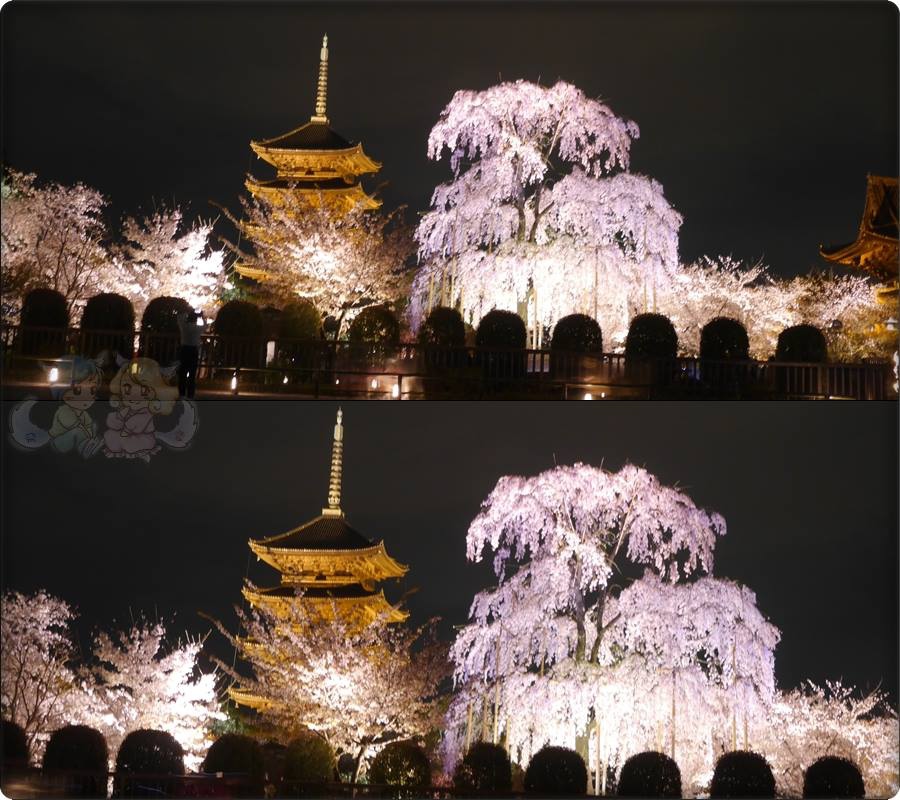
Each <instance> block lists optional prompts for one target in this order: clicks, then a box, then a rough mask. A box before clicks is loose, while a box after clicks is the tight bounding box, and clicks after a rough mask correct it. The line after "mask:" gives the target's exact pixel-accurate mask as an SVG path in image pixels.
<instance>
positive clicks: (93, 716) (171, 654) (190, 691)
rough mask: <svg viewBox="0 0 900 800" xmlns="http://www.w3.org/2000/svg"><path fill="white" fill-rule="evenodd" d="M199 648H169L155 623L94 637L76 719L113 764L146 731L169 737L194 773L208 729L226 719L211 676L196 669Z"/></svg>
mask: <svg viewBox="0 0 900 800" xmlns="http://www.w3.org/2000/svg"><path fill="white" fill-rule="evenodd" d="M201 647H202V642H200V641H196V640H190V639H189V640H187V641H184V642H177V643H176V644H175V645H174V646H170V645H168V644H167V643H166V630H165V626H164V625H162V624H161V623H158V622H157V623H153V624H150V623H136V624H134V625H133V626H132V627H131V628H130V629H129V630H127V631H124V632H117V633H115V634H113V635H112V636H110V635H109V634H107V633H105V632H100V633H98V634H97V636H96V638H95V640H94V652H93V661H94V665H93V666H92V667H91V668H90V669H89V670H88V673H87V674H88V675H89V677H90V679H89V680H87V681H85V682H84V684H83V696H82V698H81V702H80V704H79V709H78V716H79V717H80V720H81V722H82V723H83V724H85V725H90V726H91V727H94V728H96V729H97V730H99V731H100V732H101V733H102V734H103V735H104V736H105V737H106V741H107V744H108V746H109V751H110V755H111V757H112V758H114V757H115V754H116V752H118V749H119V745H121V743H122V740H123V739H124V738H125V736H126V735H127V734H128V733H130V732H131V731H134V730H139V729H141V728H151V729H154V730H163V731H166V732H168V733H170V734H171V735H172V736H173V737H174V738H175V739H176V740H177V741H178V743H179V744H180V745H181V747H182V748H183V750H184V753H185V765H186V766H187V768H188V769H191V770H196V769H198V768H199V766H200V764H201V763H202V761H203V758H204V756H205V754H206V750H207V749H208V747H209V745H210V739H209V736H208V731H207V729H208V727H209V725H210V724H211V723H212V722H213V721H214V720H222V719H224V718H225V715H224V714H223V713H222V712H221V711H220V710H219V701H218V695H217V691H216V674H215V673H214V672H207V673H201V672H200V670H199V669H198V665H197V659H198V656H199V654H200V650H201Z"/></svg>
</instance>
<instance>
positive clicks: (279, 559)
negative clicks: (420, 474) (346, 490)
mask: <svg viewBox="0 0 900 800" xmlns="http://www.w3.org/2000/svg"><path fill="white" fill-rule="evenodd" d="M343 453H344V426H343V412H342V411H341V409H338V412H337V421H336V424H335V426H334V440H333V443H332V450H331V470H330V472H329V481H328V504H327V506H326V507H325V508H323V509H322V513H321V514H319V515H318V516H317V517H314V518H313V519H311V520H309V522H304V523H303V524H302V525H298V526H297V527H296V528H292V529H291V530H289V531H287V532H285V533H281V534H277V535H276V536H269V537H266V538H264V539H251V540H250V541H249V542H248V544H249V546H250V549H251V550H252V551H253V553H254V554H255V555H256V557H257V558H259V559H261V560H262V561H265V562H266V563H267V564H270V565H271V566H273V567H275V569H277V570H278V571H279V572H280V573H281V575H282V583H283V584H297V585H304V586H306V585H308V584H316V583H318V584H319V585H330V586H337V585H346V584H352V583H358V582H370V581H379V580H384V579H385V578H400V577H402V576H403V575H405V574H406V571H407V568H406V566H404V565H403V564H399V563H398V562H397V561H395V560H394V559H393V558H391V556H389V555H388V553H387V551H386V550H385V547H384V542H383V541H378V542H373V541H372V540H370V539H368V538H366V537H365V536H363V535H362V534H361V533H360V532H359V531H357V530H356V529H355V528H353V527H351V525H350V524H349V523H348V522H347V521H346V519H345V518H344V512H343V510H342V509H341V483H342V475H343Z"/></svg>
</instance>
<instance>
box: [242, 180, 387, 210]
mask: <svg viewBox="0 0 900 800" xmlns="http://www.w3.org/2000/svg"><path fill="white" fill-rule="evenodd" d="M244 185H245V186H246V187H247V191H248V192H250V194H252V195H253V196H254V197H258V198H260V199H263V200H265V201H266V202H268V203H271V204H272V205H275V206H282V205H285V195H288V194H290V195H292V196H293V198H294V200H295V201H297V200H299V201H301V202H303V203H304V204H306V205H309V206H310V207H311V208H316V207H317V206H318V205H319V197H320V196H321V197H322V199H323V200H324V201H325V202H326V203H328V204H329V205H336V206H340V208H341V209H342V210H345V211H349V210H350V209H352V208H356V207H358V206H362V208H364V209H366V210H367V211H374V210H375V209H376V208H381V200H378V199H377V198H375V197H372V196H371V195H369V194H366V192H365V190H364V189H363V188H362V186H360V185H359V184H358V183H355V184H353V185H351V186H348V187H347V188H341V189H320V188H318V187H305V186H303V184H302V183H298V184H297V185H296V186H294V187H292V188H285V187H281V186H267V185H266V184H265V183H260V182H259V181H256V180H254V179H250V178H248V179H247V180H246V181H245V183H244Z"/></svg>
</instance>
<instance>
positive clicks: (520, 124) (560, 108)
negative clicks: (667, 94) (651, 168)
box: [409, 81, 681, 339]
mask: <svg viewBox="0 0 900 800" xmlns="http://www.w3.org/2000/svg"><path fill="white" fill-rule="evenodd" d="M637 136H638V128H637V126H636V125H635V124H634V123H633V122H629V121H626V120H623V119H621V118H619V117H617V116H616V115H615V114H613V112H612V111H611V110H610V109H609V108H608V107H607V106H606V105H605V104H604V103H602V102H600V101H599V100H594V99H591V98H588V97H586V96H585V95H584V93H583V92H581V91H580V90H579V89H578V88H576V87H575V86H572V85H571V84H567V83H564V82H559V83H557V84H555V85H554V86H552V87H549V88H547V87H542V86H538V85H537V84H533V83H529V82H527V81H516V82H514V83H503V84H500V85H498V86H494V87H491V88H490V89H487V90H485V91H482V92H471V91H460V92H457V93H456V94H455V95H454V97H453V99H452V100H451V102H450V103H449V105H448V106H447V107H446V108H445V109H444V111H443V113H442V114H441V118H440V119H439V121H438V123H437V124H436V125H435V126H434V128H433V129H432V131H431V134H430V136H429V140H428V155H429V157H430V158H432V159H435V160H437V159H439V158H441V157H442V155H443V153H444V150H445V149H446V150H448V151H449V152H450V166H451V169H452V171H453V180H452V181H451V182H449V183H447V184H443V185H441V186H438V187H437V188H436V189H435V191H434V195H433V197H432V210H431V211H429V212H428V213H427V214H425V215H424V216H423V217H422V220H421V222H420V224H419V226H418V229H417V231H416V238H417V240H418V242H419V258H420V261H421V262H422V263H423V267H422V268H421V269H420V270H419V272H418V274H417V276H416V279H415V282H414V285H413V290H412V297H411V301H410V309H409V318H410V323H411V325H412V326H413V328H416V327H418V325H419V324H420V323H421V321H422V319H424V316H425V315H426V314H427V312H428V310H429V308H430V307H431V306H432V305H434V298H435V284H436V283H437V284H438V285H439V287H440V292H441V295H442V297H441V301H442V302H443V303H444V304H455V305H458V306H459V307H460V308H461V310H462V313H463V315H464V317H466V318H467V319H468V321H470V322H472V323H475V324H477V322H478V319H479V318H480V317H481V316H482V315H483V314H484V313H487V311H489V310H491V309H492V308H495V307H496V308H505V309H508V310H512V311H519V310H520V308H521V307H522V306H526V307H528V306H529V305H530V306H531V308H526V311H525V312H524V313H526V314H527V315H528V317H529V322H530V324H531V326H532V327H533V328H546V327H550V326H552V324H553V322H555V320H557V319H559V318H560V317H561V316H564V315H566V314H569V313H573V312H576V311H577V312H582V313H593V314H594V315H595V316H597V317H598V318H599V319H600V320H601V326H602V327H603V329H604V331H607V330H608V331H611V332H614V333H613V334H608V335H612V336H614V337H618V336H619V335H620V334H621V338H623V339H624V333H621V330H620V329H622V328H623V325H624V328H625V329H627V321H628V314H629V313H632V312H634V311H635V310H636V309H639V308H642V307H646V306H647V303H648V296H647V293H648V291H649V292H650V294H651V298H650V300H652V293H653V292H654V291H656V290H657V288H658V287H661V286H663V285H664V284H666V283H667V282H668V279H669V275H670V273H671V272H672V271H673V270H674V269H676V268H677V250H678V229H679V227H680V225H681V217H680V215H678V213H677V212H675V211H674V210H673V209H672V208H671V206H670V205H669V204H668V202H667V201H666V200H665V197H664V196H663V192H662V187H661V186H660V184H658V183H657V182H656V181H653V180H651V179H648V178H645V177H643V176H640V175H636V174H632V173H628V172H619V173H618V174H612V172H613V170H616V169H619V170H627V169H628V163H629V148H630V145H631V141H632V139H633V138H636V137H637ZM623 318H624V323H623Z"/></svg>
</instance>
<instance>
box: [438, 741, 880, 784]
mask: <svg viewBox="0 0 900 800" xmlns="http://www.w3.org/2000/svg"><path fill="white" fill-rule="evenodd" d="M512 778H513V765H512V764H511V763H510V760H509V756H508V755H507V753H506V751H505V750H504V749H503V748H502V747H501V746H500V745H496V744H490V743H487V742H478V743H476V744H475V745H474V746H473V747H472V748H471V749H470V750H469V752H468V753H466V755H465V756H464V757H463V759H462V760H461V761H460V762H459V764H458V765H457V767H456V770H455V772H454V775H453V785H454V789H455V790H456V792H457V793H459V794H463V795H475V796H477V795H490V794H504V793H508V792H510V791H511V790H512V783H513V780H512ZM587 780H588V773H587V768H586V766H585V763H584V760H583V759H582V757H581V756H580V755H579V754H578V753H576V752H575V751H574V750H570V749H568V748H566V747H544V748H542V749H541V750H539V751H538V752H537V753H535V754H534V756H532V758H531V761H530V763H529V764H528V768H527V769H526V771H525V776H524V786H523V788H524V790H525V793H526V794H529V795H539V796H542V797H549V796H553V795H557V796H569V797H572V796H579V795H584V794H585V793H586V792H587V788H588V786H587ZM615 791H616V795H617V796H619V797H681V796H682V787H681V772H680V770H679V769H678V764H676V763H675V761H674V760H673V759H671V758H670V757H669V756H667V755H665V754H663V753H656V752H645V753H638V754H637V755H634V756H631V758H629V759H628V760H627V761H626V762H625V764H624V765H623V766H622V769H621V771H620V773H619V776H618V785H617V786H616V787H615ZM709 792H710V796H711V797H713V798H718V797H723V798H726V797H759V798H764V797H775V778H774V776H773V774H772V769H771V767H770V766H769V763H768V762H767V761H766V759H765V758H764V757H763V756H761V755H759V754H758V753H751V752H747V751H734V752H731V753H725V754H723V755H722V756H721V757H720V758H719V760H718V761H717V762H716V767H715V771H714V773H713V777H712V781H711V783H710V787H709ZM803 797H805V798H806V797H809V798H812V797H845V798H860V797H865V785H864V783H863V779H862V775H861V773H860V771H859V769H858V768H857V767H856V765H855V764H853V762H851V761H849V760H847V759H845V758H838V757H836V756H826V757H823V758H820V759H819V760H818V761H816V762H815V763H814V764H812V765H811V766H810V767H809V768H808V769H807V770H806V774H805V777H804V782H803Z"/></svg>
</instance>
